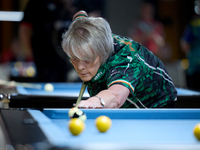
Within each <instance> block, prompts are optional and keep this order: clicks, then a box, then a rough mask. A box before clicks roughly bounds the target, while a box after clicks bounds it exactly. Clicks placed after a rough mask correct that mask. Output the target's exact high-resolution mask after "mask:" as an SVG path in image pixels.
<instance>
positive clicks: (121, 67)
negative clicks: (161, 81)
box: [107, 54, 149, 94]
mask: <svg viewBox="0 0 200 150" xmlns="http://www.w3.org/2000/svg"><path fill="white" fill-rule="evenodd" d="M116 62H118V63H115V65H113V67H111V68H110V69H109V73H108V78H107V86H108V87H110V86H112V85H114V84H120V85H124V86H125V87H127V88H128V89H129V90H130V92H131V93H132V94H133V93H134V90H135V87H136V85H137V84H138V82H139V81H140V80H141V79H142V77H144V76H145V75H148V74H147V71H149V69H148V68H144V67H145V66H144V65H142V62H141V61H140V60H139V59H137V57H136V56H135V55H134V56H130V55H129V54H125V55H124V56H123V55H122V56H120V57H119V58H118V59H117V61H116ZM112 63H113V62H112Z"/></svg>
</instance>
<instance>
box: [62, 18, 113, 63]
mask: <svg viewBox="0 0 200 150" xmlns="http://www.w3.org/2000/svg"><path fill="white" fill-rule="evenodd" d="M62 38H63V41H62V48H63V50H64V51H65V53H66V54H67V55H68V57H69V58H72V57H76V58H78V59H80V60H86V61H92V62H93V61H94V60H95V59H96V58H97V56H98V55H99V56H100V59H101V64H103V63H105V61H106V59H107V58H108V57H109V56H110V55H111V54H112V53H113V51H114V46H113V38H112V31H111V28H110V25H109V24H108V22H107V21H106V20H105V19H103V18H101V17H97V18H94V17H88V18H80V19H77V20H75V21H73V22H72V24H71V25H70V27H69V29H68V31H66V32H65V33H64V34H63V37H62Z"/></svg>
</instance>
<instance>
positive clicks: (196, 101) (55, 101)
mask: <svg viewBox="0 0 200 150" xmlns="http://www.w3.org/2000/svg"><path fill="white" fill-rule="evenodd" d="M45 84H46V83H33V85H41V89H37V88H26V87H23V86H17V87H16V89H15V92H13V91H12V92H11V93H6V94H5V93H4V94H2V93H0V99H3V98H5V97H6V98H7V99H9V107H11V108H71V107H72V106H73V104H74V103H76V100H77V97H78V95H79V92H80V89H81V84H82V83H79V82H77V83H51V84H52V85H53V86H54V91H53V92H46V91H45V90H44V86H45ZM176 89H177V91H178V97H177V99H178V100H177V108H200V92H197V91H192V90H188V89H183V88H176ZM1 97H2V98H1ZM88 97H89V94H88V92H87V89H86V90H85V93H84V95H83V99H87V98H88Z"/></svg>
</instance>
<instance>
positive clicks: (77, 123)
mask: <svg viewBox="0 0 200 150" xmlns="http://www.w3.org/2000/svg"><path fill="white" fill-rule="evenodd" d="M68 127H69V130H70V132H71V133H72V134H73V135H79V134H80V133H81V132H82V131H83V130H84V129H85V123H84V122H83V121H82V120H80V119H78V118H72V119H71V120H70V121H69V124H68Z"/></svg>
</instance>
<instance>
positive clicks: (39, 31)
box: [19, 0, 77, 82]
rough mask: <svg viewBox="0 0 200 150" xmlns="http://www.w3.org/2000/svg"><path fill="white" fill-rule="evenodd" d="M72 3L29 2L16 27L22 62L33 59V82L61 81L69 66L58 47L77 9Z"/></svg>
mask: <svg viewBox="0 0 200 150" xmlns="http://www.w3.org/2000/svg"><path fill="white" fill-rule="evenodd" d="M72 2H73V0H29V2H28V4H27V7H26V9H25V11H24V18H23V20H22V21H21V23H20V27H19V38H20V43H21V47H22V51H23V53H24V57H25V60H28V61H29V60H34V62H35V65H36V68H37V77H36V82H64V81H66V80H67V78H66V75H67V73H68V71H69V70H70V69H72V66H71V64H70V63H69V62H68V61H67V60H68V59H67V58H65V57H64V56H65V55H64V53H63V51H62V48H61V46H60V42H61V36H62V35H61V34H62V32H63V31H64V30H67V29H68V26H69V25H70V24H71V21H72V16H73V14H74V12H75V11H77V8H76V7H74V6H73V3H72Z"/></svg>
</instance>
